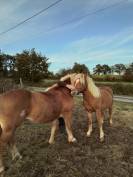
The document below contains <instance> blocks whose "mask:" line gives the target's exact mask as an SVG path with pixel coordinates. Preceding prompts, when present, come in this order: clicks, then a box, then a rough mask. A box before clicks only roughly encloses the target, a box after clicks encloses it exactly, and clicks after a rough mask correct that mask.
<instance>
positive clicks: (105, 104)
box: [60, 73, 113, 142]
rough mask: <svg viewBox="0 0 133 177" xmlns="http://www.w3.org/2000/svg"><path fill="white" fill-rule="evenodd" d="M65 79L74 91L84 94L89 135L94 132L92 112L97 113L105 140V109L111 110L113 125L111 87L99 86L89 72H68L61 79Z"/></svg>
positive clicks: (110, 119)
mask: <svg viewBox="0 0 133 177" xmlns="http://www.w3.org/2000/svg"><path fill="white" fill-rule="evenodd" d="M60 80H61V81H65V82H66V83H67V84H68V85H67V87H69V88H70V89H71V90H72V92H73V91H74V92H75V91H77V92H78V93H80V92H81V93H82V94H83V104H84V107H85V109H86V111H87V114H88V123H89V126H88V131H87V136H88V137H90V135H91V133H92V113H93V112H95V113H96V117H97V121H98V124H99V129H100V141H101V142H102V141H103V140H104V131H103V120H104V111H105V110H108V111H109V122H110V125H112V105H113V91H112V89H111V88H110V87H106V86H105V87H97V86H96V85H95V83H94V81H93V80H92V78H90V77H89V76H88V75H87V74H83V73H80V74H76V73H74V74H68V75H66V76H64V77H62V78H61V79H60Z"/></svg>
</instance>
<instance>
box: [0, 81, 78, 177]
mask: <svg viewBox="0 0 133 177" xmlns="http://www.w3.org/2000/svg"><path fill="white" fill-rule="evenodd" d="M73 106H74V101H73V97H72V96H71V90H69V89H68V88H66V87H65V86H64V85H60V84H55V85H54V86H52V87H51V88H49V89H48V90H47V91H46V92H30V91H28V90H23V89H17V90H12V91H9V92H6V93H4V94H2V95H1V96H0V174H1V176H3V172H4V166H3V160H2V154H3V153H2V151H3V150H4V148H5V145H6V144H9V146H10V148H11V154H12V158H13V159H15V158H16V157H19V158H21V155H20V153H19V152H18V150H17V147H16V146H15V140H14V133H15V130H16V128H17V127H18V126H20V125H21V123H22V122H23V121H24V120H25V119H28V120H30V121H31V122H33V123H47V122H52V128H51V136H50V139H49V143H53V142H54V135H55V131H56V130H57V128H58V118H59V116H60V115H63V118H64V121H65V125H66V131H67V134H68V141H69V142H74V141H76V139H75V138H74V136H73V133H72V130H71V123H72V110H73Z"/></svg>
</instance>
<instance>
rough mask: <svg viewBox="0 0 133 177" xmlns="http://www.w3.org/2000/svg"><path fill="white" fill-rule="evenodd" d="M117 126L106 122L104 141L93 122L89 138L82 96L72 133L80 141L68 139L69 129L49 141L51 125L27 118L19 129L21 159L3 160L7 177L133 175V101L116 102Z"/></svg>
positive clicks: (76, 107) (115, 120)
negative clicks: (32, 122) (75, 141)
mask: <svg viewBox="0 0 133 177" xmlns="http://www.w3.org/2000/svg"><path fill="white" fill-rule="evenodd" d="M113 120H114V125H113V126H112V127H110V126H109V123H108V121H107V120H106V121H105V122H104V132H105V141H104V142H103V143H100V142H99V131H98V126H97V123H96V122H95V121H94V124H93V125H94V126H93V127H94V129H93V133H92V136H91V137H90V138H87V137H86V131H87V116H86V113H85V111H84V109H83V107H82V100H81V98H76V106H75V110H74V112H73V132H74V135H75V137H76V138H77V143H74V144H69V143H68V142H67V136H66V132H64V133H61V132H60V131H59V132H58V133H57V136H56V142H55V144H53V145H49V144H48V138H49V135H50V125H42V124H31V123H29V122H28V121H25V122H24V124H23V125H22V126H21V127H19V128H18V130H17V132H16V140H17V146H18V148H19V150H20V153H21V154H22V156H23V158H22V160H18V161H11V155H10V153H9V152H8V153H7V154H6V155H5V157H4V159H5V165H6V177H133V104H126V103H119V102H115V103H114V109H113Z"/></svg>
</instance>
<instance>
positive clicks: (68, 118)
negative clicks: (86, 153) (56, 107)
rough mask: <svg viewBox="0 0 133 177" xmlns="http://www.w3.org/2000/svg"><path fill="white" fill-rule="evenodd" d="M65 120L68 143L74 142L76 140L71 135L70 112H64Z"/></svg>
mask: <svg viewBox="0 0 133 177" xmlns="http://www.w3.org/2000/svg"><path fill="white" fill-rule="evenodd" d="M63 117H64V120H65V126H66V131H67V135H68V142H76V141H77V140H76V138H75V137H74V136H73V133H72V112H66V113H64V114H63Z"/></svg>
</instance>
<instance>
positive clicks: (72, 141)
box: [69, 138, 77, 143]
mask: <svg viewBox="0 0 133 177" xmlns="http://www.w3.org/2000/svg"><path fill="white" fill-rule="evenodd" d="M76 142H77V140H76V138H72V139H71V140H69V143H76Z"/></svg>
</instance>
